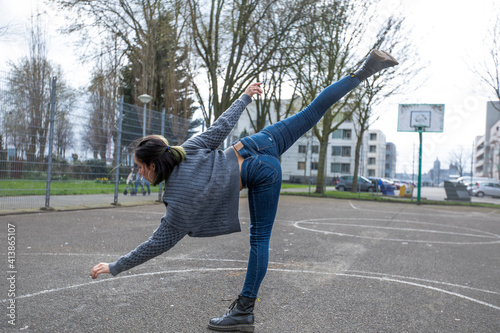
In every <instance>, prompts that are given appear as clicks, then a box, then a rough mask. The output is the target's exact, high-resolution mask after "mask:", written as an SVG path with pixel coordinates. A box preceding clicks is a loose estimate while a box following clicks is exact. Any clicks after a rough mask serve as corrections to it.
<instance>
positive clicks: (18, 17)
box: [0, 0, 500, 173]
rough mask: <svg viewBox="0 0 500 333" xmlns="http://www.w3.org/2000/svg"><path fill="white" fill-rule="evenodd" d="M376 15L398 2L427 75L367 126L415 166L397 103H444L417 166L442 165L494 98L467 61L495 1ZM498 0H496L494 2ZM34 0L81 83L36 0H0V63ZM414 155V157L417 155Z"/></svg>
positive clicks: (447, 0)
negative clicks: (0, 31)
mask: <svg viewBox="0 0 500 333" xmlns="http://www.w3.org/2000/svg"><path fill="white" fill-rule="evenodd" d="M383 1H384V5H382V7H381V9H380V15H381V17H384V16H388V15H390V14H391V13H393V12H394V8H395V7H397V6H398V4H399V3H400V2H401V3H402V7H401V12H402V13H403V15H404V16H405V17H406V20H407V23H408V24H409V25H410V26H412V28H413V30H412V33H411V35H409V36H408V38H410V39H411V40H412V42H413V43H414V44H415V45H417V46H418V49H419V52H420V56H421V57H422V59H423V60H424V61H425V62H428V63H429V66H427V67H426V68H424V69H423V72H422V73H421V74H422V76H423V77H425V78H426V83H425V85H424V86H422V87H421V88H419V89H418V90H415V91H414V90H410V92H409V93H408V94H406V95H405V96H403V97H398V98H397V99H390V100H388V101H387V102H386V103H385V104H384V105H383V106H381V108H382V109H380V110H377V113H379V114H381V117H380V119H379V120H378V121H377V122H376V123H375V124H374V125H373V126H372V129H380V130H382V131H383V132H384V133H385V135H386V139H387V141H388V142H394V143H395V144H396V145H397V150H398V166H397V172H404V171H406V172H408V173H411V172H412V169H414V170H415V171H416V170H417V166H416V165H414V164H413V160H414V158H413V156H414V152H416V153H418V134H417V133H407V132H397V116H398V105H399V104H403V103H424V104H433V103H436V104H445V122H444V131H443V133H424V134H423V142H424V145H423V148H424V154H423V171H424V172H426V171H427V170H428V169H430V168H432V165H433V163H434V161H435V160H436V158H439V160H440V161H441V165H442V167H443V168H447V165H448V163H449V161H450V160H449V157H450V152H451V151H454V150H458V149H460V148H461V147H463V149H465V151H467V152H468V153H470V152H471V150H472V143H473V140H474V138H475V137H476V136H478V135H483V134H484V130H485V124H484V122H485V114H486V102H487V101H488V100H493V98H494V96H492V95H491V94H490V93H489V91H487V90H486V89H485V88H484V87H483V86H481V83H480V81H479V80H478V79H477V77H476V76H475V75H474V74H473V73H472V72H471V70H470V68H471V67H472V66H470V65H469V64H471V63H472V62H475V63H480V62H481V61H482V59H484V58H485V56H486V52H487V51H488V50H487V48H486V47H485V38H486V37H487V34H488V29H490V28H491V26H492V25H493V22H494V19H495V15H500V14H498V13H499V12H500V5H495V1H493V0H476V1H470V0H469V1H465V0H402V1H400V0H383ZM497 2H498V1H497ZM36 6H39V7H41V9H42V11H43V10H45V11H47V12H48V13H49V15H50V17H51V19H50V20H49V23H50V26H49V27H48V34H49V36H48V49H49V58H50V60H51V61H52V62H54V63H56V64H60V65H61V66H62V68H63V71H64V72H65V74H66V76H67V81H68V82H70V83H71V85H72V86H74V87H81V86H84V85H86V84H87V82H88V81H89V78H90V75H89V69H88V68H84V67H83V66H82V65H81V64H80V63H79V61H78V54H77V53H76V51H75V49H74V48H73V46H72V43H71V39H70V38H68V37H67V36H60V35H59V34H58V33H57V28H59V25H58V23H57V22H60V20H58V19H55V17H56V15H55V14H54V13H53V12H52V11H51V10H50V9H49V8H47V7H46V6H44V5H43V3H42V4H41V1H35V0H18V1H11V0H0V13H2V15H0V26H5V25H7V26H8V28H9V29H8V32H7V34H5V35H3V36H1V37H0V50H1V52H0V70H6V69H7V62H8V61H13V62H16V61H17V60H18V59H19V58H20V57H22V56H25V55H26V54H27V48H28V46H27V45H28V41H27V37H26V29H27V27H28V26H29V21H30V19H29V18H30V15H31V12H32V9H33V11H36ZM415 161H418V160H417V159H416V158H415Z"/></svg>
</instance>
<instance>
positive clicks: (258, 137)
mask: <svg viewBox="0 0 500 333" xmlns="http://www.w3.org/2000/svg"><path fill="white" fill-rule="evenodd" d="M241 142H242V143H243V145H244V146H248V147H250V148H252V149H253V150H255V151H257V152H261V151H264V150H266V149H269V148H272V147H274V146H275V145H276V142H275V140H274V138H273V137H272V135H271V134H270V133H268V132H266V131H260V132H259V133H257V134H254V135H251V136H248V137H246V138H243V139H241Z"/></svg>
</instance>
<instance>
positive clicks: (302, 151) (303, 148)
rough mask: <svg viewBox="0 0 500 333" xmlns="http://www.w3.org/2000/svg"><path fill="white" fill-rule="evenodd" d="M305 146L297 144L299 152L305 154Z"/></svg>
mask: <svg viewBox="0 0 500 333" xmlns="http://www.w3.org/2000/svg"><path fill="white" fill-rule="evenodd" d="M306 150H307V147H306V146H304V145H299V154H305V153H306Z"/></svg>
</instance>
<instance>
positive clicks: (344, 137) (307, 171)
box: [227, 104, 386, 185]
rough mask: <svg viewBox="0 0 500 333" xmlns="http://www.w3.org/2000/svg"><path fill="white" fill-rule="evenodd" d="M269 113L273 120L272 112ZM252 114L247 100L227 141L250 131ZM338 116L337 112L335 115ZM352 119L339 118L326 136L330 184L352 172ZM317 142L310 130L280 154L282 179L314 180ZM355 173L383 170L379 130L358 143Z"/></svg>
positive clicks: (383, 146)
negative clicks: (245, 110)
mask: <svg viewBox="0 0 500 333" xmlns="http://www.w3.org/2000/svg"><path fill="white" fill-rule="evenodd" d="M272 113H273V117H274V119H273V122H274V121H275V120H276V112H272ZM252 114H255V106H254V104H250V105H249V107H248V112H245V113H244V114H243V115H242V116H241V118H240V121H239V122H238V124H237V125H236V127H235V129H234V130H233V131H232V133H231V134H230V138H229V139H228V141H227V145H229V144H231V143H232V142H234V141H236V140H238V139H239V138H240V137H242V136H246V135H252V134H253V133H254V131H253V129H252V126H251V121H250V118H249V115H252ZM339 116H340V115H339ZM354 126H355V125H354V123H353V122H352V121H345V122H343V123H342V124H341V125H340V126H339V128H338V129H337V130H336V131H334V132H333V133H332V134H331V135H330V138H329V142H328V146H327V148H326V149H327V152H326V170H325V176H326V177H325V178H326V184H327V185H331V184H333V181H334V179H335V177H338V176H340V175H345V174H352V173H353V172H354V158H355V156H354V155H355V149H356V140H357V137H356V132H355V128H354ZM319 150H320V144H319V141H318V139H317V138H316V136H314V135H313V134H312V132H308V133H306V134H305V135H304V136H302V137H301V138H300V139H299V140H297V142H295V144H294V145H293V146H292V147H290V149H289V150H288V151H287V152H286V153H285V154H283V156H282V157H281V167H282V170H283V181H288V182H293V183H309V182H311V183H315V181H316V178H317V175H318V166H319ZM360 153H361V158H360V167H359V174H361V175H365V176H373V177H384V176H385V170H386V138H385V135H384V134H383V133H382V132H381V131H379V130H369V131H367V132H365V134H364V137H363V141H362V146H361V151H360Z"/></svg>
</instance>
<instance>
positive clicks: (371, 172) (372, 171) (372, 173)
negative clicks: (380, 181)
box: [368, 169, 375, 177]
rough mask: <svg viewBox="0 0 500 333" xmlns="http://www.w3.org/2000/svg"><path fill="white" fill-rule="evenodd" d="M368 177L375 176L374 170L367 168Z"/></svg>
mask: <svg viewBox="0 0 500 333" xmlns="http://www.w3.org/2000/svg"><path fill="white" fill-rule="evenodd" d="M368 177H375V170H370V169H368Z"/></svg>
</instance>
